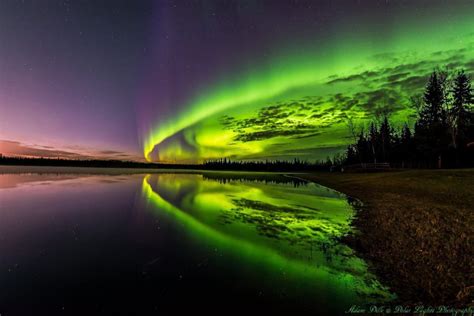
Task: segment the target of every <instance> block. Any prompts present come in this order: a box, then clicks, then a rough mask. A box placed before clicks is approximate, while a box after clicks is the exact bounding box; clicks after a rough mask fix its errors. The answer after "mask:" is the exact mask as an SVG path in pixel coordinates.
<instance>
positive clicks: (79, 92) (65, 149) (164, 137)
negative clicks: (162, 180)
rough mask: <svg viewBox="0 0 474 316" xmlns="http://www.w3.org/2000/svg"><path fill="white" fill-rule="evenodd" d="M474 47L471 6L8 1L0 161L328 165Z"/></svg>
mask: <svg viewBox="0 0 474 316" xmlns="http://www.w3.org/2000/svg"><path fill="white" fill-rule="evenodd" d="M473 48H474V2H472V1H468V0H465V1H433V0H431V1H388V0H384V1H362V0H361V1H356V0H354V1H349V0H348V1H316V0H313V1H184V0H183V1H47V0H45V1H26V0H25V1H9V0H0V152H2V153H4V154H21V155H28V156H35V155H36V156H44V157H58V156H59V157H66V158H77V157H79V158H80V157H102V158H118V159H136V160H143V159H144V158H145V157H146V158H147V159H149V160H153V161H165V162H200V161H202V160H204V159H209V158H220V157H228V158H233V159H293V158H294V157H298V158H302V159H307V160H314V159H321V158H325V157H326V156H328V155H333V154H335V153H337V152H341V151H343V150H344V148H345V147H346V145H347V144H348V143H349V142H350V141H351V139H350V138H349V137H348V136H349V135H348V134H349V132H348V128H347V121H348V120H349V118H351V119H352V120H353V121H354V122H355V123H356V124H357V125H358V126H363V125H365V124H367V123H368V122H369V121H370V120H372V119H374V118H377V117H380V115H383V114H386V115H390V117H391V119H392V120H393V121H394V122H395V123H396V124H399V125H400V126H401V125H402V124H403V123H405V122H408V123H410V124H411V123H413V119H414V117H413V111H412V110H411V108H410V106H409V100H410V97H411V96H413V95H416V94H417V93H420V92H421V91H422V89H423V87H424V85H425V82H426V78H427V76H428V75H429V73H430V72H431V71H432V70H433V69H434V68H436V67H441V68H447V69H448V70H456V69H460V68H464V69H466V70H467V72H468V73H469V74H471V73H472V71H473V70H474V50H473Z"/></svg>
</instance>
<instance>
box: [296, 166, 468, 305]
mask: <svg viewBox="0 0 474 316" xmlns="http://www.w3.org/2000/svg"><path fill="white" fill-rule="evenodd" d="M303 177H304V178H306V179H309V180H314V181H316V182H318V183H320V184H322V185H325V186H328V187H331V188H334V189H336V190H338V191H341V192H343V193H346V194H347V195H350V196H352V197H355V198H357V199H359V200H360V201H362V203H363V206H362V207H361V209H360V211H359V212H358V214H357V217H356V219H355V220H354V223H353V224H354V226H355V228H356V230H357V233H356V234H355V235H354V236H349V237H348V238H347V242H348V243H349V244H350V245H351V246H352V247H353V248H354V249H356V251H357V252H358V253H359V254H360V255H361V256H363V257H364V258H366V259H368V260H369V262H370V263H371V266H372V268H373V269H374V270H375V272H376V273H377V275H378V276H379V277H380V279H381V280H382V281H383V282H384V283H385V284H386V285H388V286H389V287H391V289H392V290H393V291H394V292H395V293H396V294H397V295H398V297H399V300H400V302H403V303H406V304H419V303H423V304H431V305H441V304H450V305H455V306H466V305H471V304H473V302H474V270H473V266H474V244H473V238H474V169H469V170H432V171H431V170H411V171H400V172H398V171H397V172H385V173H345V174H341V173H316V174H311V175H306V176H303Z"/></svg>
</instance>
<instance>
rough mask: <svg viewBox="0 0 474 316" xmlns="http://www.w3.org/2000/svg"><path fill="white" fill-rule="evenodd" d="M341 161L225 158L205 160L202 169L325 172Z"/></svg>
mask: <svg viewBox="0 0 474 316" xmlns="http://www.w3.org/2000/svg"><path fill="white" fill-rule="evenodd" d="M335 160H337V161H335ZM342 161H343V160H342V159H341V160H339V158H336V159H333V160H331V159H327V160H326V161H316V162H308V161H302V160H299V159H293V160H290V161H288V160H264V161H234V160H230V159H227V158H222V159H215V160H207V161H205V162H204V164H203V169H208V170H235V171H239V170H241V171H289V172H299V171H326V170H329V169H330V168H332V167H333V166H334V165H335V164H338V163H341V162H342Z"/></svg>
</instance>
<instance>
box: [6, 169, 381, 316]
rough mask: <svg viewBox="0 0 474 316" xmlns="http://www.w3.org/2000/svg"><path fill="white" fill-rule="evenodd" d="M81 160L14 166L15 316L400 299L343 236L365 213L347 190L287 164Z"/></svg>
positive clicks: (11, 244)
mask: <svg viewBox="0 0 474 316" xmlns="http://www.w3.org/2000/svg"><path fill="white" fill-rule="evenodd" d="M74 171H75V172H76V174H72V173H68V172H62V173H58V174H51V173H49V172H46V173H43V174H36V173H25V174H0V250H1V251H2V256H1V258H0V281H1V282H0V313H1V314H5V315H9V314H12V315H16V314H25V315H30V314H33V313H35V314H47V315H54V314H64V310H63V308H65V310H66V311H76V312H77V314H86V315H92V314H100V315H104V314H117V315H118V314H139V315H145V314H146V315H148V314H151V315H156V314H159V313H160V312H173V313H179V311H185V310H186V309H188V308H191V309H193V310H196V309H197V308H201V310H206V311H210V312H217V311H222V313H224V312H225V311H228V310H229V309H232V310H233V311H236V310H240V311H249V310H253V311H254V310H255V309H259V310H260V311H261V312H265V313H268V312H271V311H277V312H279V313H281V312H282V311H290V312H296V311H312V312H318V313H319V314H328V315H330V314H340V313H341V312H342V311H344V310H346V309H347V308H348V307H349V306H350V305H352V304H357V303H365V302H368V301H369V302H376V301H382V300H384V299H386V298H388V297H389V294H388V293H387V292H386V291H385V290H384V289H383V288H382V287H381V286H380V284H379V283H378V282H377V280H376V279H375V278H374V277H373V276H372V275H371V274H370V273H368V272H367V267H366V265H365V263H364V262H363V261H362V260H360V259H358V258H357V257H355V256H354V254H353V252H352V250H351V249H350V248H348V247H346V246H344V245H341V244H340V243H338V241H337V239H338V238H339V237H340V236H342V235H344V234H346V233H347V232H348V231H349V230H350V226H349V221H350V219H351V217H352V215H353V211H352V207H351V205H349V203H348V202H347V200H346V197H345V196H343V195H341V194H339V193H337V192H334V191H332V190H329V189H326V188H324V187H321V186H318V185H315V184H312V183H306V182H303V181H302V180H299V179H295V178H291V177H286V176H283V175H272V176H269V175H265V174H251V173H247V174H239V173H222V172H206V173H204V174H202V173H199V172H195V173H189V172H188V173H157V174H149V175H142V174H127V172H119V171H114V172H115V173H116V174H115V175H107V174H105V173H106V172H107V171H104V170H102V171H101V174H94V173H91V172H90V171H88V172H87V173H79V172H78V171H77V169H75V170H74ZM38 293H41V295H39V294H38ZM222 306H225V307H222ZM222 308H223V309H222Z"/></svg>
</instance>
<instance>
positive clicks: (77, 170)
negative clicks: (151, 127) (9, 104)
mask: <svg viewBox="0 0 474 316" xmlns="http://www.w3.org/2000/svg"><path fill="white" fill-rule="evenodd" d="M171 172H172V173H222V172H226V173H235V174H242V173H244V174H245V173H257V172H258V173H274V174H305V173H308V172H305V171H302V172H295V171H243V170H209V169H197V168H196V169H179V168H115V167H75V166H73V167H63V166H30V165H0V174H6V173H17V174H18V173H73V174H111V175H119V174H144V173H171Z"/></svg>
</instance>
